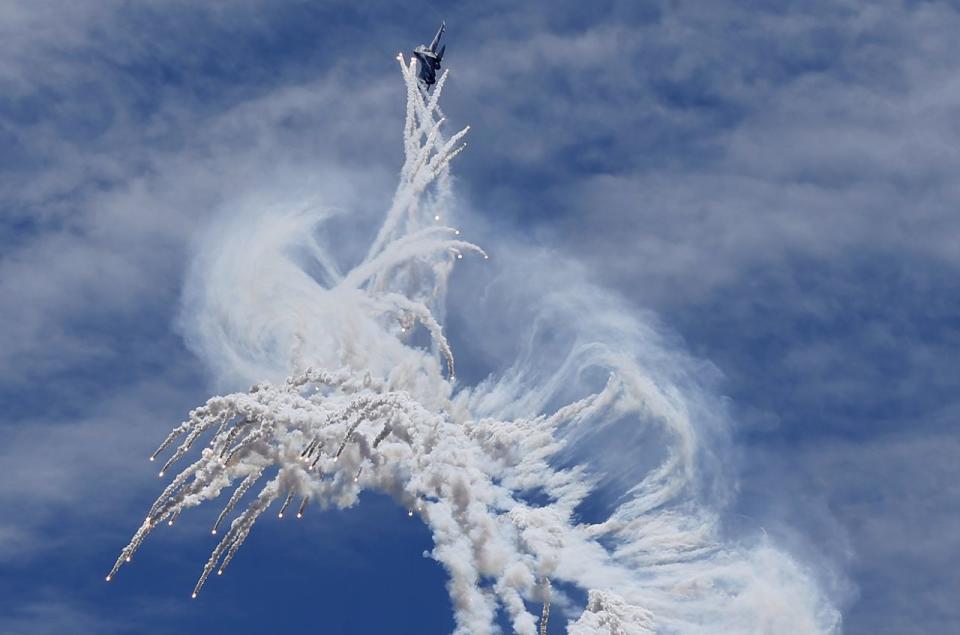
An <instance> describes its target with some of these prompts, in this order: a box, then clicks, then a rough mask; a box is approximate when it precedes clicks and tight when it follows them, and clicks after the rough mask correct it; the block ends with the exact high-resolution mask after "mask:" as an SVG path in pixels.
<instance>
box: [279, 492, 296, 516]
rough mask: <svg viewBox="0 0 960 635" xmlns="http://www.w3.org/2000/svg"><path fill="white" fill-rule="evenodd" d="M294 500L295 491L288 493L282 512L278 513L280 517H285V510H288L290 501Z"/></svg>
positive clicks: (281, 507)
mask: <svg viewBox="0 0 960 635" xmlns="http://www.w3.org/2000/svg"><path fill="white" fill-rule="evenodd" d="M291 500H293V492H290V493H289V494H287V498H286V500H284V501H283V505H281V506H280V513H279V514H277V517H278V518H283V512H285V511H287V505H289V504H290V501H291Z"/></svg>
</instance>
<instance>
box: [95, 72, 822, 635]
mask: <svg viewBox="0 0 960 635" xmlns="http://www.w3.org/2000/svg"><path fill="white" fill-rule="evenodd" d="M399 59H400V67H401V70H402V73H403V77H404V80H405V82H406V87H407V115H406V120H405V123H404V149H405V156H406V160H405V163H404V166H403V169H402V171H401V176H400V183H399V186H398V187H397V191H396V194H395V196H394V200H393V204H392V205H391V207H390V209H389V211H388V213H387V215H386V219H385V221H384V223H383V225H382V226H381V227H380V230H379V232H378V234H377V236H376V238H375V239H374V241H373V244H372V246H371V248H370V249H369V252H368V253H367V255H366V257H365V258H364V259H363V261H362V262H360V263H359V264H357V265H356V266H355V267H352V268H351V269H350V270H349V271H347V272H346V273H342V272H341V271H340V270H339V269H338V267H337V265H336V263H335V260H334V258H332V257H331V256H330V255H328V253H327V252H326V251H325V250H324V249H322V248H321V246H320V245H319V244H318V243H317V242H316V241H315V240H314V238H313V235H314V234H313V231H314V230H315V228H316V227H317V226H318V225H319V224H321V223H322V222H323V221H324V220H325V219H326V218H327V216H328V213H327V212H325V211H324V210H319V209H316V208H311V207H307V208H305V209H303V210H301V211H299V212H295V213H290V212H283V211H279V212H278V211H276V210H272V211H271V212H270V213H269V214H266V215H261V216H249V215H237V216H235V217H233V218H230V219H226V220H225V221H224V222H223V223H221V224H220V225H218V226H217V228H216V232H217V233H216V241H215V244H216V245H219V247H216V248H214V247H211V246H210V244H207V245H206V246H205V249H204V250H203V251H202V252H201V253H200V254H199V256H198V258H197V261H196V263H195V265H194V267H193V269H192V272H191V275H190V278H189V282H188V285H187V288H186V291H185V315H184V323H185V324H186V326H187V329H188V332H189V333H190V342H191V345H192V346H194V348H195V349H196V350H198V351H199V352H200V353H201V354H202V355H203V356H204V357H205V358H206V359H207V360H208V361H209V362H210V363H211V365H212V366H213V369H214V371H215V372H217V374H218V375H219V376H220V377H222V378H227V379H232V380H238V379H250V378H253V379H255V380H257V381H260V383H258V384H256V385H254V387H253V388H252V389H251V390H250V391H248V392H236V393H232V394H228V395H225V396H217V397H213V398H211V399H210V400H209V401H208V402H207V403H206V404H204V405H203V406H201V407H199V408H197V409H196V410H194V411H192V412H191V413H190V417H189V418H188V420H187V421H186V422H184V423H183V424H181V425H180V426H179V427H177V428H176V429H175V430H174V431H173V432H172V433H171V434H170V436H169V437H168V438H167V439H166V440H164V442H163V443H162V444H161V446H160V448H159V449H158V450H157V453H156V454H155V455H154V456H153V457H151V460H153V459H154V458H156V457H158V456H159V455H160V453H161V452H163V451H165V450H167V449H168V448H171V447H173V448H174V450H173V453H172V455H171V457H170V458H169V460H168V461H166V463H165V464H164V467H163V469H162V470H161V474H163V473H164V472H166V471H167V470H169V469H171V468H172V467H173V465H174V464H175V463H176V462H177V461H179V460H181V459H182V458H184V457H185V456H187V455H188V454H189V453H191V451H192V450H193V449H194V448H195V447H196V446H198V445H199V444H200V441H201V439H205V438H208V437H209V438H208V441H207V442H208V445H207V446H206V447H203V449H202V450H200V452H199V455H200V456H199V458H198V459H196V460H195V461H194V462H193V463H192V464H191V465H190V466H188V467H186V468H185V469H184V470H183V471H181V472H180V473H179V474H178V475H177V476H175V477H174V479H173V481H172V482H171V484H170V485H169V486H168V487H167V488H166V489H165V490H164V491H163V493H162V494H161V495H160V497H159V498H158V499H157V501H156V502H155V503H154V504H153V506H152V507H151V509H150V511H149V513H148V514H147V517H146V519H145V520H144V522H143V524H142V525H141V526H140V528H139V529H138V530H137V531H136V532H135V534H134V536H133V539H132V540H131V542H130V543H129V544H128V545H127V546H126V547H125V548H124V549H123V550H122V552H121V553H120V556H119V557H118V558H117V561H116V563H115V564H114V566H113V568H112V570H111V571H110V573H109V575H108V577H107V579H108V580H110V579H111V578H112V577H113V576H114V575H116V573H117V571H118V570H119V568H120V567H121V566H122V565H123V564H125V563H126V562H128V561H129V560H130V558H132V556H133V554H134V552H135V551H136V550H137V548H138V547H139V546H140V544H141V543H142V541H143V540H144V538H145V537H146V536H147V534H149V533H150V532H151V531H152V530H153V529H154V528H156V527H157V526H159V525H160V524H161V522H162V521H164V520H168V521H169V520H173V519H174V518H176V517H177V516H178V515H179V514H180V513H181V512H182V511H183V510H185V509H186V508H189V507H193V506H196V505H199V504H201V503H203V502H206V501H209V500H211V499H214V498H216V497H217V496H219V495H220V494H221V493H222V492H223V491H224V490H225V489H229V488H232V489H233V492H232V495H231V496H230V497H229V500H228V502H227V503H226V506H225V508H224V509H223V512H222V513H221V514H220V517H219V518H218V519H217V520H216V522H215V524H214V526H213V528H212V529H211V532H212V533H214V534H218V532H219V531H220V528H221V526H222V525H223V524H224V523H225V521H226V519H227V518H228V517H229V516H230V515H231V514H232V512H233V510H234V509H235V508H236V506H237V505H238V504H239V503H240V501H241V499H242V497H243V495H244V494H245V493H246V492H247V491H248V490H250V489H252V488H255V487H256V486H257V483H258V482H259V481H260V480H261V479H265V478H266V481H265V483H263V484H262V485H260V486H259V490H258V491H257V494H256V495H255V497H254V498H253V500H252V502H250V503H249V505H247V507H246V508H245V509H244V510H243V511H241V512H240V513H239V515H238V516H236V518H234V519H233V520H232V521H231V522H230V524H229V526H228V528H227V529H226V531H224V532H223V533H222V537H221V538H220V541H219V543H218V545H217V546H216V548H215V549H214V550H213V553H212V554H211V556H210V559H209V561H208V562H207V564H206V565H205V566H204V568H203V571H202V573H201V575H200V578H199V580H198V582H197V585H196V588H195V589H194V595H196V594H197V593H199V591H200V589H201V588H202V587H203V585H204V583H205V582H206V580H207V579H208V577H209V575H210V574H211V573H212V572H214V571H216V572H217V573H218V574H220V573H222V572H223V570H224V568H225V567H226V566H227V565H228V564H229V562H230V560H231V559H232V558H233V557H234V555H235V554H236V553H237V549H238V548H239V547H240V545H241V544H242V543H243V541H244V540H245V539H246V537H247V536H248V535H249V533H250V531H251V529H252V527H253V525H254V524H255V522H256V521H257V519H258V518H259V516H260V515H261V514H262V513H263V512H264V511H266V510H267V508H268V507H269V506H270V505H271V504H272V503H274V502H275V501H277V499H280V498H282V499H283V501H282V506H281V508H280V511H279V514H280V515H283V514H284V512H285V511H286V510H287V509H288V506H289V505H291V504H293V503H294V502H295V501H297V500H298V499H299V502H297V503H296V504H297V507H296V509H297V510H298V511H297V516H298V517H300V516H302V515H303V514H304V512H305V509H306V506H307V504H308V502H309V503H310V504H311V505H317V506H319V507H320V508H321V509H322V508H325V507H329V506H336V507H341V508H342V507H348V506H351V505H353V504H355V503H356V502H357V500H358V497H359V495H360V493H361V492H362V491H364V490H376V491H380V492H385V493H388V494H390V495H391V496H393V497H394V498H395V499H396V500H397V501H399V502H400V503H401V504H403V505H404V506H406V508H407V509H408V510H409V513H410V514H411V515H416V516H418V517H419V518H421V519H422V521H423V522H424V523H426V524H427V526H428V527H429V528H430V530H431V532H432V534H433V539H434V543H435V547H434V549H433V552H432V555H433V557H434V558H435V559H436V560H437V561H438V562H439V563H441V564H442V565H443V566H444V567H445V569H446V570H447V573H448V575H449V583H448V589H449V592H450V595H451V597H452V600H453V604H454V607H455V612H456V615H455V618H456V623H457V631H456V632H457V633H471V634H474V635H482V634H484V633H493V632H496V631H497V628H496V626H495V618H496V613H497V611H498V608H502V609H503V610H504V611H505V612H506V614H507V615H508V616H509V619H510V621H511V624H512V628H513V630H514V631H515V632H517V633H521V634H523V635H536V634H537V633H538V631H540V630H541V629H539V628H538V618H537V616H536V606H537V605H538V604H539V603H541V602H543V603H544V606H543V608H542V613H541V619H542V620H544V624H543V626H544V627H545V620H546V618H547V616H548V615H549V614H550V602H551V601H552V603H553V606H554V613H556V612H557V611H558V610H563V609H564V607H566V611H567V612H568V613H570V610H571V609H570V606H571V603H572V602H573V600H571V599H570V598H568V597H566V596H565V594H564V591H563V589H564V588H570V587H576V588H578V589H581V590H582V591H587V592H588V602H587V606H586V608H585V609H583V610H582V613H581V614H579V615H574V614H571V615H573V617H574V619H571V620H570V622H569V623H568V632H570V633H575V634H577V635H583V634H586V633H609V634H614V633H618V634H624V635H633V634H639V633H652V632H660V633H699V632H718V633H798V634H803V633H827V632H831V631H834V630H836V629H837V628H838V624H839V618H838V615H837V613H836V611H835V610H834V609H833V607H832V606H831V605H830V604H829V603H828V602H827V601H825V600H824V598H823V597H822V596H821V593H820V592H819V590H818V588H817V586H816V585H815V584H814V582H813V581H812V580H811V578H810V577H809V576H808V575H807V574H806V573H805V572H804V571H803V570H802V569H801V567H800V566H799V565H798V564H797V563H795V562H794V561H793V560H791V559H790V558H789V557H788V556H787V555H786V554H784V553H783V552H781V551H779V550H777V549H776V548H774V547H773V546H771V545H769V544H767V543H765V542H762V541H754V542H748V541H745V540H743V541H731V540H724V539H723V537H722V536H721V530H720V525H719V517H720V512H721V511H722V504H723V502H724V500H723V499H724V496H723V492H724V491H725V489H724V487H723V486H722V485H723V481H722V479H721V478H718V475H719V474H720V471H719V470H718V469H717V463H718V460H717V457H716V456H715V455H714V452H713V449H714V448H715V446H716V444H717V443H719V440H720V439H722V437H723V434H722V433H723V430H722V425H718V421H720V419H721V418H720V417H718V416H717V415H716V414H715V413H712V412H711V411H710V399H709V397H707V396H705V395H704V394H703V392H702V390H701V389H700V388H699V387H698V385H697V383H696V381H695V377H694V376H693V374H692V371H691V366H690V364H689V362H688V360H686V359H685V358H684V357H683V356H682V355H680V354H678V353H676V352H673V351H672V350H671V349H670V348H669V347H668V346H667V345H666V344H665V343H664V342H663V340H662V339H661V338H660V337H659V336H658V335H657V334H656V332H655V331H654V330H653V329H651V328H650V327H649V326H648V325H647V324H645V323H644V322H643V321H641V320H640V319H639V318H637V317H635V316H633V315H632V314H631V313H630V312H629V311H628V310H627V309H626V308H625V307H623V306H621V305H620V304H619V303H618V302H617V301H616V300H615V299H613V298H611V297H610V296H609V295H607V294H605V293H603V292H602V291H600V290H598V289H596V288H594V287H591V286H590V285H588V284H586V283H584V282H582V281H577V280H576V275H575V274H571V273H570V271H569V270H567V269H564V270H563V272H562V276H563V280H562V281H561V282H560V283H559V284H556V285H554V287H553V288H554V291H553V292H551V293H541V294H540V298H539V299H538V302H537V306H536V312H531V316H532V319H531V320H530V322H531V324H533V328H532V335H531V337H530V340H529V342H528V344H527V345H526V346H525V347H523V348H524V350H523V352H522V353H521V355H520V356H519V359H517V360H515V363H513V364H512V365H511V367H510V368H509V369H507V370H505V371H504V372H503V373H502V374H501V375H500V376H499V377H491V378H489V379H488V380H486V381H484V382H482V383H481V384H479V385H477V386H472V387H470V386H459V387H456V389H455V380H454V363H453V353H452V351H451V348H450V345H449V344H448V342H447V340H446V337H445V335H444V333H443V330H442V328H441V323H440V317H442V312H443V305H444V300H445V294H446V284H447V279H448V276H449V274H450V272H451V270H452V267H453V265H454V264H455V262H456V261H457V260H458V259H460V258H462V257H464V256H465V255H467V256H469V255H470V254H472V253H475V254H478V255H479V256H481V257H484V258H485V257H486V254H485V253H484V252H483V251H482V250H480V248H479V247H477V246H475V245H473V244H471V243H469V242H466V241H464V240H461V239H460V238H459V237H458V234H459V232H457V231H456V230H454V229H452V228H451V227H449V226H448V224H449V218H448V214H449V209H450V204H451V196H452V194H451V188H450V175H449V163H450V160H451V159H452V158H453V157H454V156H455V155H456V154H457V153H459V152H460V151H461V150H462V148H463V145H462V143H461V141H462V138H463V136H464V135H465V134H466V132H467V129H464V130H462V131H460V132H458V133H457V134H455V135H453V136H452V137H451V138H450V139H449V140H448V139H446V138H445V137H444V135H443V134H442V130H441V127H442V126H441V124H442V122H443V117H442V114H441V113H440V110H439V107H438V100H439V98H440V95H441V92H442V90H443V86H444V83H445V81H446V74H444V75H443V76H442V77H441V78H440V80H439V82H438V84H437V85H436V87H435V90H434V92H433V93H432V95H429V96H427V95H425V94H424V93H423V92H421V90H420V89H419V88H418V86H417V81H416V72H415V71H416V69H415V66H414V64H415V62H413V61H411V62H410V63H406V62H405V61H404V60H403V59H402V57H401V58H399ZM557 270H558V271H559V268H557ZM557 275H561V274H557ZM544 282H545V281H544V280H537V281H531V280H516V281H512V280H511V281H508V282H507V284H511V285H515V287H516V288H517V293H518V294H521V295H522V294H524V293H525V290H524V289H523V288H522V287H523V285H525V284H531V285H532V284H539V285H541V286H542V285H543V284H544ZM438 316H439V317H438ZM421 327H422V328H421ZM544 332H546V333H548V334H551V335H552V336H555V337H554V340H553V342H552V343H550V344H549V345H547V344H544V345H542V346H541V342H540V341H538V337H537V336H538V334H542V333H544ZM418 333H420V334H421V335H419V336H418ZM427 336H428V337H429V339H430V341H431V342H432V344H431V346H432V349H431V350H429V351H428V350H423V349H421V348H418V347H416V346H414V345H413V339H411V338H416V337H427ZM283 377H288V378H287V379H285V380H283V379H280V378H283ZM598 377H599V380H598ZM263 379H268V380H269V381H261V380H263ZM624 426H627V427H628V429H630V430H632V431H634V432H635V433H637V434H640V435H643V438H644V439H645V440H646V441H647V442H648V443H649V444H650V445H649V446H648V447H643V448H637V449H636V454H635V455H631V454H630V452H631V450H627V452H626V453H627V454H628V457H627V460H626V461H623V460H622V459H621V460H620V461H619V462H618V460H617V459H616V457H615V456H613V453H610V452H606V451H604V452H603V453H598V452H597V451H596V450H597V448H606V447H608V446H604V441H603V439H605V438H607V437H609V436H610V435H612V434H614V432H616V433H617V434H620V431H622V430H623V429H624ZM619 455H620V456H621V457H622V456H623V455H624V450H623V449H621V450H620V452H619ZM274 469H276V473H275V475H274V476H272V477H270V478H267V475H268V474H273V473H274ZM610 477H616V479H617V480H618V482H620V483H624V482H626V483H628V487H627V488H626V494H625V495H624V496H623V498H622V499H621V500H619V501H618V503H617V504H616V505H615V506H614V507H613V508H612V509H611V510H610V511H609V513H606V514H604V517H603V519H602V520H600V521H599V522H585V521H583V520H581V518H582V516H583V513H584V511H583V510H584V509H585V508H586V507H587V506H590V505H593V506H594V507H597V506H602V505H601V504H600V502H598V499H599V498H600V497H599V495H598V491H597V485H598V483H600V482H601V481H602V480H603V479H605V478H610ZM534 499H538V500H540V502H539V503H534V502H532V501H533V500H534ZM218 535H219V534H218ZM550 581H552V582H553V583H554V585H553V587H552V589H551V587H550V584H549V582H550ZM544 589H548V590H546V591H545V590H544ZM544 630H545V628H544Z"/></svg>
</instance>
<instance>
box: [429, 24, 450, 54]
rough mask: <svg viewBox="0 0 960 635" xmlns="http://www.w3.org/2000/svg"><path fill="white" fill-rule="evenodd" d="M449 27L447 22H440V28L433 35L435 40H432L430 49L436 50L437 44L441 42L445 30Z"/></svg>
mask: <svg viewBox="0 0 960 635" xmlns="http://www.w3.org/2000/svg"><path fill="white" fill-rule="evenodd" d="M446 28H447V23H446V22H441V23H440V29H439V30H438V31H437V34H436V35H435V36H434V37H433V42H430V50H431V51H434V52H436V50H437V45H439V44H440V38H441V37H443V32H444V30H445V29H446Z"/></svg>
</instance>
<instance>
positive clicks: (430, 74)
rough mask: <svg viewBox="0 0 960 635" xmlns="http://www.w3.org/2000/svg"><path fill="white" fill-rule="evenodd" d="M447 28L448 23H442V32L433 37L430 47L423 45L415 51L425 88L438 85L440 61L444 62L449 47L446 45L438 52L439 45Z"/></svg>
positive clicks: (418, 73) (418, 74)
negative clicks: (444, 54)
mask: <svg viewBox="0 0 960 635" xmlns="http://www.w3.org/2000/svg"><path fill="white" fill-rule="evenodd" d="M446 27H447V23H446V22H441V23H440V30H439V31H437V34H436V35H435V36H434V37H433V42H430V46H427V45H426V44H421V45H419V46H418V47H417V48H415V49H413V55H414V57H416V58H417V62H418V64H417V66H418V67H419V68H418V72H417V76H418V79H419V80H420V83H421V84H423V87H424V88H430V87H431V86H433V85H434V84H435V83H437V71H438V70H440V61H441V60H443V52H444V51H445V50H446V48H447V45H446V44H444V45H443V46H441V47H440V50H439V51H438V50H437V45H439V44H440V38H441V37H443V30H444V29H445V28H446Z"/></svg>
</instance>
